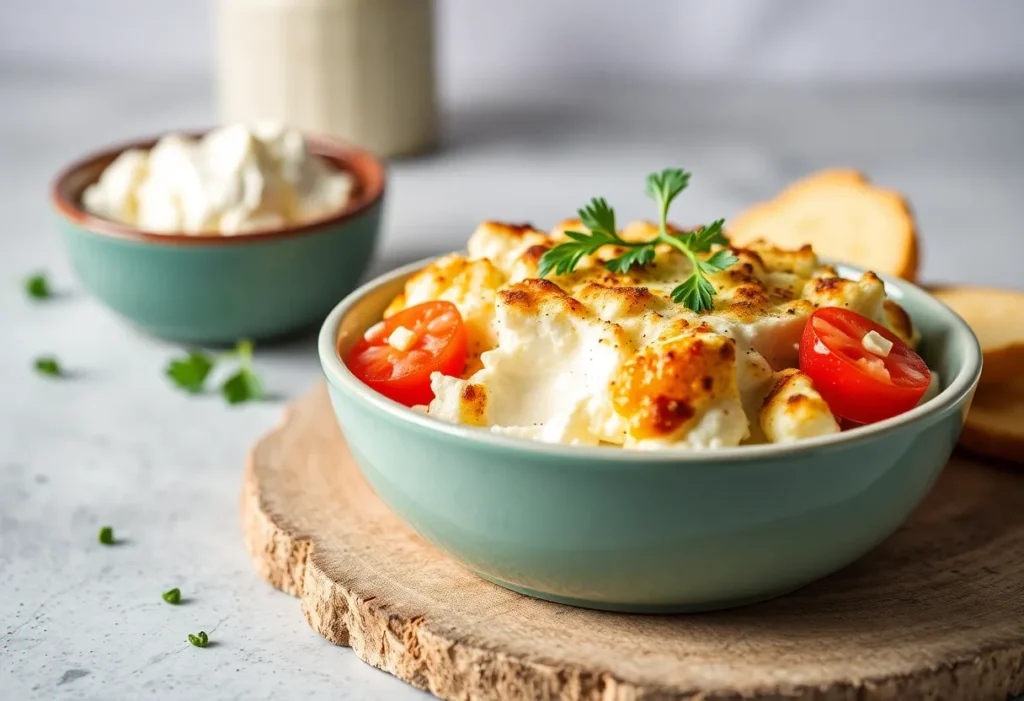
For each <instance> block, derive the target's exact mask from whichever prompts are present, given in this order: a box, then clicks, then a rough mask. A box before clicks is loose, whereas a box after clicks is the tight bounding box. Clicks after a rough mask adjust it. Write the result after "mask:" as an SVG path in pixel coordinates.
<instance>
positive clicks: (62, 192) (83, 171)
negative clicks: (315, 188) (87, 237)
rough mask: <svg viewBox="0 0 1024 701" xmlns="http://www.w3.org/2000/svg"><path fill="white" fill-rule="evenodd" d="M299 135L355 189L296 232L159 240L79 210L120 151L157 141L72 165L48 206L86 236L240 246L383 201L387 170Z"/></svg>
mask: <svg viewBox="0 0 1024 701" xmlns="http://www.w3.org/2000/svg"><path fill="white" fill-rule="evenodd" d="M208 131H210V130H209V129H200V130H174V131H170V132H165V133H164V134H161V136H166V135H167V134H172V133H173V134H181V135H184V136H191V137H193V138H196V137H200V136H202V135H203V134H205V133H207V132H208ZM302 135H303V138H304V139H305V142H306V148H307V149H308V150H309V151H310V153H312V154H314V155H316V156H320V157H321V158H324V159H326V160H327V161H328V162H329V163H330V164H331V165H332V166H334V167H335V168H338V169H341V170H344V171H346V172H348V173H351V174H352V175H353V176H355V179H356V184H355V188H354V193H353V196H352V198H351V199H350V200H349V203H348V204H347V205H346V207H345V208H344V209H342V210H341V211H339V212H338V213H337V214H332V215H330V216H328V217H323V218H321V219H316V220H313V221H310V222H307V223H305V224H302V225H300V226H287V227H277V228H272V229H261V230H257V231H247V232H245V233H241V234H232V235H231V236H221V235H217V234H214V235H197V234H184V233H180V234H161V233H155V232H149V231H144V230H142V229H138V228H136V227H133V226H129V225H127V224H121V223H119V222H115V221H111V220H109V219H104V218H102V217H99V216H97V215H95V214H92V213H90V212H87V211H86V210H85V208H84V207H83V206H82V194H83V193H84V192H85V189H86V188H87V187H88V186H89V185H91V184H92V183H94V182H96V180H97V179H98V178H99V175H100V173H101V172H102V170H103V169H104V168H105V167H106V166H107V165H108V164H110V163H111V162H112V161H113V160H114V159H115V158H117V156H118V155H119V154H121V153H122V152H123V151H126V150H128V149H131V148H138V149H148V148H152V147H153V145H154V144H156V142H157V141H158V140H159V138H160V137H147V138H142V139H136V140H134V141H131V142H127V143H123V144H120V145H115V146H110V147H107V148H104V149H103V150H101V151H96V152H93V153H91V154H89V155H86V156H84V157H82V158H80V159H78V160H75V161H73V162H72V163H71V164H70V165H68V166H66V167H65V168H63V169H62V170H61V171H60V172H59V173H58V174H57V175H56V177H54V179H53V182H52V185H51V187H50V202H51V204H52V205H53V207H54V208H55V209H56V210H57V211H58V212H60V214H61V215H62V216H64V217H65V218H67V219H68V220H69V221H71V222H73V223H75V224H77V225H79V226H81V227H83V228H85V229H87V230H88V231H90V232H92V233H96V234H101V235H104V236H112V237H115V238H120V239H128V240H131V241H138V242H143V243H152V244H157V245H165V246H167V245H170V246H231V245H244V244H247V243H260V242H265V241H274V240H277V239H281V238H284V237H291V236H303V235H306V234H313V233H316V232H318V231H320V230H322V229H324V228H327V227H332V226H335V225H337V224H341V223H343V222H346V221H349V220H351V219H355V218H356V217H359V216H360V215H362V214H363V213H365V212H366V211H367V210H369V209H370V208H372V207H373V206H374V205H376V204H377V203H378V202H380V200H381V199H382V198H383V197H384V190H385V181H386V175H387V168H386V166H385V165H384V163H383V161H382V160H381V159H380V158H378V157H377V156H376V155H374V154H373V153H372V152H371V151H369V150H367V149H364V148H360V147H358V146H354V145H352V144H349V143H346V142H344V141H341V140H339V139H336V138H334V137H330V136H326V135H324V134H318V133H314V132H307V131H303V132H302Z"/></svg>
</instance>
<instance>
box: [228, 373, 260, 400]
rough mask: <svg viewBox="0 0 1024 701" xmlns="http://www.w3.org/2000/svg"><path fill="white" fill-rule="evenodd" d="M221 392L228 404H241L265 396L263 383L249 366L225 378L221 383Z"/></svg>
mask: <svg viewBox="0 0 1024 701" xmlns="http://www.w3.org/2000/svg"><path fill="white" fill-rule="evenodd" d="M220 390H221V394H223V395H224V398H225V399H226V400H228V404H241V403H242V402H247V401H249V400H252V399H261V398H262V397H263V383H262V382H260V378H259V376H258V375H257V374H256V373H255V372H253V371H252V370H250V369H249V368H242V369H241V370H239V371H238V372H236V373H235V374H234V375H232V376H231V377H229V378H228V379H227V380H225V382H224V384H223V385H221V388H220Z"/></svg>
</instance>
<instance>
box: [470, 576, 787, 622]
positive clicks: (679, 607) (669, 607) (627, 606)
mask: <svg viewBox="0 0 1024 701" xmlns="http://www.w3.org/2000/svg"><path fill="white" fill-rule="evenodd" d="M471 571H472V572H473V574H475V575H476V576H478V577H480V578H481V579H485V580H487V581H488V582H490V583H491V584H497V585H498V586H499V587H502V588H504V589H508V590H509V591H514V592H515V593H517V594H522V595H523V596H529V597H532V598H534V599H541V600H543V601H550V602H552V603H555V604H564V605H566V606H575V607H577V608H585V609H593V610H595V611H609V612H612V613H650V614H676V613H706V612H709V611H724V610H726V609H734V608H740V607H742V606H751V605H753V604H760V603H763V602H765V601H771V600H772V599H777V598H779V597H780V596H785V595H787V594H792V593H793V592H795V591H799V590H800V589H803V588H804V587H805V586H807V585H806V584H801V585H800V586H797V587H790V588H787V589H783V590H782V591H777V592H771V593H768V594H759V595H757V596H751V597H747V598H743V599H723V600H720V601H701V602H688V603H669V604H640V603H616V602H614V601H590V600H588V599H574V598H572V597H568V596H558V595H556V594H548V593H546V592H542V591H537V590H535V589H529V588H527V587H520V586H517V585H515V584H509V583H508V582H505V581H502V580H500V579H497V578H495V577H491V576H489V575H486V574H484V573H482V572H477V571H475V570H471Z"/></svg>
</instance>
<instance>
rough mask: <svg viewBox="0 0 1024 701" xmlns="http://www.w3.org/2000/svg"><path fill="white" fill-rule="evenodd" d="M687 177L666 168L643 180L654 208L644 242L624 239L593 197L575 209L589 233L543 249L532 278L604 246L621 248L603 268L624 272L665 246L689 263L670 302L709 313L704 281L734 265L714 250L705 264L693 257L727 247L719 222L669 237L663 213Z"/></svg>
mask: <svg viewBox="0 0 1024 701" xmlns="http://www.w3.org/2000/svg"><path fill="white" fill-rule="evenodd" d="M689 182H690V174H689V173H688V172H686V171H685V170H681V169H679V168H668V169H665V170H663V171H661V172H660V173H651V174H650V175H648V176H647V182H646V188H645V191H646V193H647V196H648V197H650V198H651V199H652V200H654V202H655V203H656V204H657V205H658V215H659V220H658V235H657V236H656V237H654V238H653V239H651V240H650V241H626V240H624V239H622V237H620V236H619V235H618V233H617V232H616V230H615V210H613V209H612V208H611V207H609V206H608V203H607V202H606V201H605V200H604V199H603V198H600V197H598V198H594V199H593V200H591V201H590V204H589V205H587V206H586V207H584V208H583V209H581V210H579V216H580V221H581V222H583V224H584V225H585V226H586V227H587V228H588V229H589V230H590V233H589V234H585V233H582V232H578V231H567V232H566V234H565V235H566V236H567V237H568V238H569V240H568V241H566V242H564V243H560V244H559V245H557V246H555V247H554V248H551V249H549V250H548V251H545V253H544V255H543V256H541V259H540V262H539V264H538V270H537V274H538V275H539V276H540V277H546V276H547V275H548V274H549V273H551V272H552V271H554V273H555V274H556V275H564V274H566V273H571V272H572V271H573V270H575V269H576V266H577V265H579V263H580V261H581V260H582V259H583V257H584V256H588V255H592V254H594V253H596V252H597V251H598V250H599V249H600V248H602V247H603V246H607V245H614V246H619V247H621V248H625V249H627V250H626V251H624V252H623V253H620V254H619V255H617V256H616V257H614V258H612V259H611V260H608V261H605V263H604V266H605V267H606V268H607V269H608V270H611V271H612V272H615V273H621V274H625V273H627V272H629V270H630V268H632V267H633V266H634V265H641V266H642V265H647V264H648V263H650V262H651V261H652V260H654V254H655V246H656V245H657V244H668V245H670V246H672V247H673V248H675V249H677V250H679V251H681V252H682V253H683V254H684V255H686V257H687V258H688V259H689V260H690V265H691V266H692V268H693V273H692V274H691V275H690V277H689V278H687V279H686V280H684V281H683V283H682V284H681V285H679V286H678V287H676V288H675V289H674V290H672V300H673V301H674V302H676V303H682V304H685V305H686V306H687V307H688V308H689V309H691V310H693V311H695V312H698V313H700V312H705V311H709V310H711V309H714V306H715V304H714V300H713V299H712V298H713V297H714V295H715V287H714V285H712V284H711V282H710V281H708V279H707V278H706V277H705V274H714V273H717V272H720V271H722V270H725V269H726V268H728V267H729V266H730V265H732V264H733V263H735V262H736V261H737V258H736V257H735V256H733V255H732V254H731V253H730V252H729V251H728V250H726V249H722V250H718V251H715V252H714V253H713V254H712V255H711V256H710V257H708V259H707V260H703V259H701V258H700V257H699V254H701V253H708V252H710V251H711V247H712V246H714V245H719V246H728V245H729V241H728V240H727V239H726V238H725V236H724V235H723V234H722V226H723V225H724V224H725V220H724V219H719V220H717V221H715V222H713V223H711V224H709V225H708V226H704V227H701V228H700V229H698V230H696V231H692V232H690V233H687V234H683V235H677V234H670V233H669V231H668V210H669V207H670V206H671V204H672V201H673V200H674V199H675V198H676V197H677V196H678V195H679V193H681V192H682V191H683V190H685V189H686V186H687V185H688V184H689Z"/></svg>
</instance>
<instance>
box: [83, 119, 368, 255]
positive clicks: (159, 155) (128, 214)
mask: <svg viewBox="0 0 1024 701" xmlns="http://www.w3.org/2000/svg"><path fill="white" fill-rule="evenodd" d="M354 186H355V180H354V178H353V177H352V175H351V174H349V173H346V172H344V171H340V170H337V169H335V168H333V167H332V166H331V165H330V164H328V162H327V161H326V160H324V159H323V158H321V157H319V156H317V155H315V154H312V153H310V152H309V151H308V150H307V149H306V145H305V142H304V140H303V138H302V134H301V133H300V132H299V131H298V130H295V129H291V128H288V127H285V126H282V125H280V124H275V123H261V124H255V125H251V126H249V125H245V124H231V125H227V126H223V127H220V128H217V129H214V130H212V131H209V132H207V133H206V134H205V135H203V136H202V137H201V138H193V137H190V136H187V135H183V134H175V133H172V134H167V135H165V136H163V137H162V138H161V139H160V140H159V141H157V143H156V144H155V145H154V146H153V147H152V148H151V149H128V150H126V151H123V152H122V153H121V154H120V155H118V157H117V158H116V159H115V160H114V161H113V162H112V163H110V165H108V166H107V167H106V168H105V169H104V170H103V172H102V173H101V175H100V177H99V179H98V180H97V182H95V183H94V184H92V185H90V186H89V187H88V188H87V189H86V190H85V192H84V194H83V204H84V206H85V209H86V210H88V211H89V212H90V213H92V214H94V215H96V216H99V217H102V218H104V219H109V220H112V221H115V222H118V223H121V224H126V225H130V226H134V227H138V228H139V229H142V230H144V231H149V232H154V233H166V234H192V235H224V236H231V235H235V234H243V233H247V232H253V231H260V230H267V229H275V228H280V227H286V226H297V225H302V224H306V223H309V222H312V221H315V220H318V219H322V218H324V217H327V216H330V215H331V214H334V213H336V212H339V211H341V210H342V209H344V208H345V207H346V205H347V204H348V203H349V200H350V198H351V197H352V192H353V188H354Z"/></svg>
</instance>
